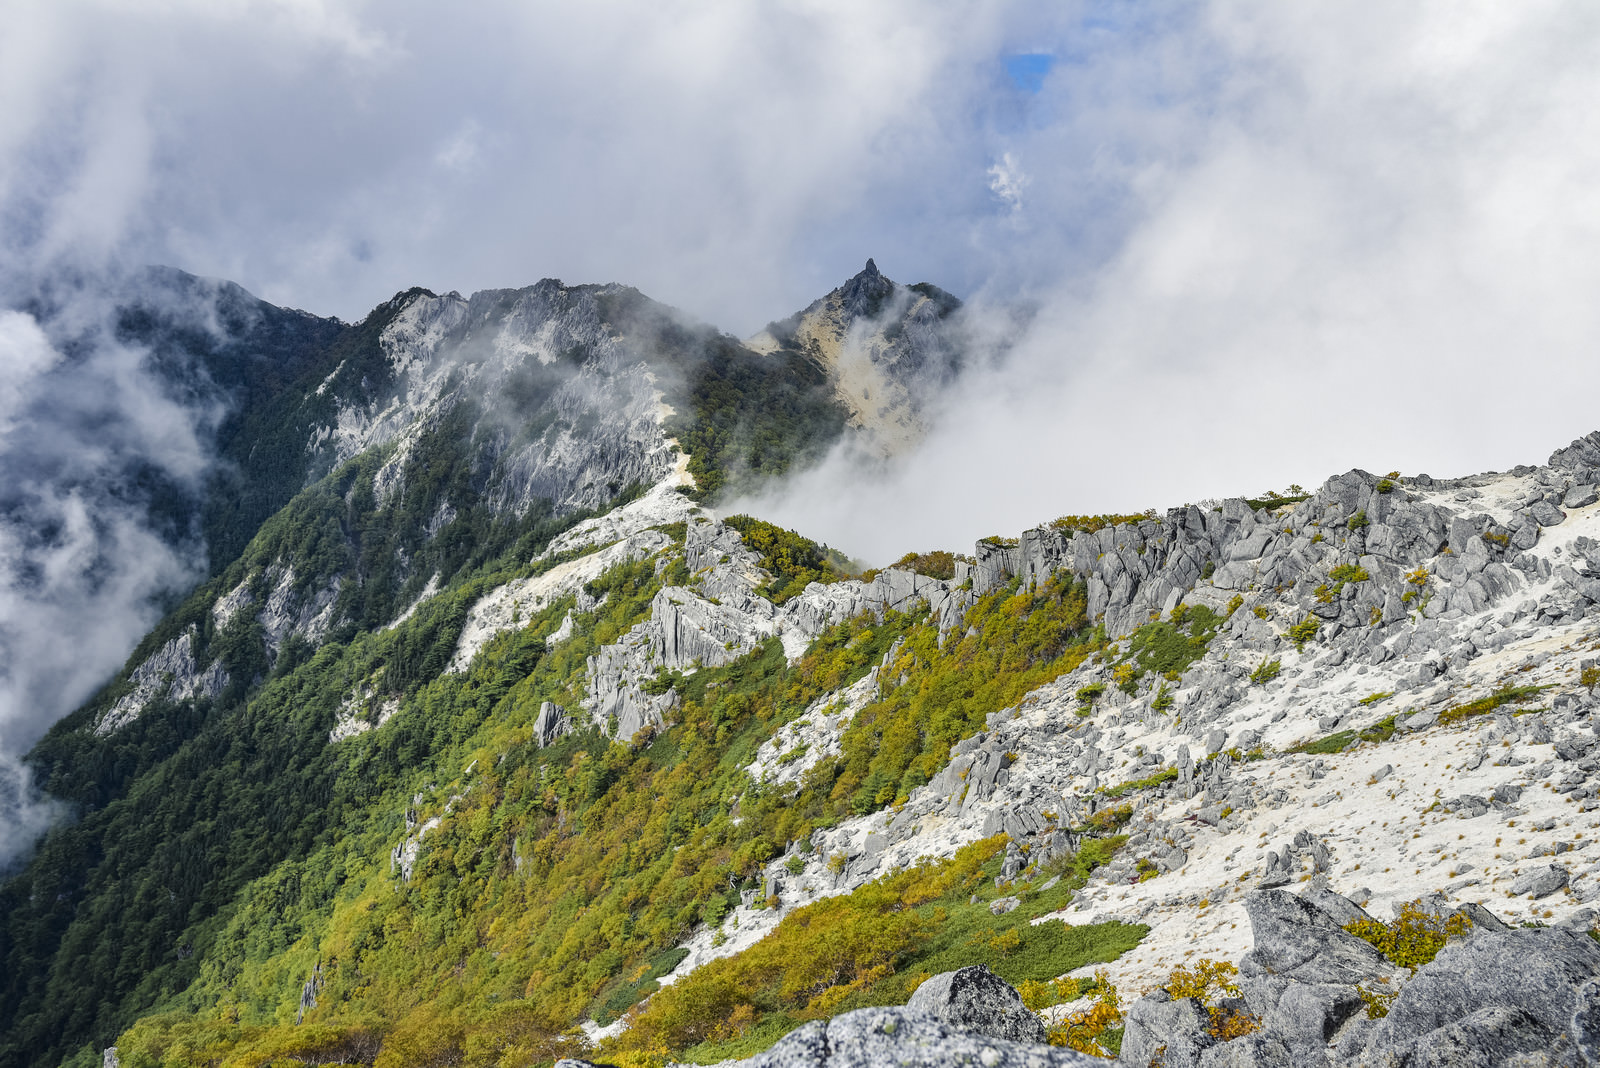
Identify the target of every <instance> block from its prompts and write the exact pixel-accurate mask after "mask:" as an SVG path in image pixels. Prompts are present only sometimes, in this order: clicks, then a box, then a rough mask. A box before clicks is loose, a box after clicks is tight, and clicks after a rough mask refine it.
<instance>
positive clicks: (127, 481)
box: [0, 286, 218, 869]
mask: <svg viewBox="0 0 1600 1068" xmlns="http://www.w3.org/2000/svg"><path fill="white" fill-rule="evenodd" d="M121 292H122V293H123V294H124V295H126V293H127V291H126V290H122V291H121ZM37 303H39V304H40V305H41V306H43V305H48V306H49V307H50V309H51V311H50V313H49V314H48V315H47V316H46V321H45V322H44V323H41V322H40V320H39V319H38V318H36V317H35V316H34V315H32V314H29V313H25V312H19V311H0V471H4V472H5V478H4V481H3V483H0V828H4V830H3V831H0V869H3V868H4V867H5V866H6V865H7V864H8V863H9V862H10V861H11V860H13V859H14V858H15V857H16V856H17V855H18V853H19V852H20V851H22V850H25V849H26V848H27V847H29V846H30V845H31V843H32V841H33V839H34V838H35V837H36V836H37V834H38V833H39V832H41V831H42V830H43V829H44V828H45V827H46V826H47V825H48V823H49V822H50V820H51V819H52V818H53V817H54V816H55V815H56V814H57V812H58V811H59V807H58V806H57V805H55V804H54V803H53V802H50V801H48V800H46V799H44V798H41V797H40V796H39V795H38V794H37V792H36V791H35V790H34V788H33V786H32V784H31V779H30V776H29V773H28V772H27V769H26V768H25V767H23V766H22V765H21V764H20V763H19V761H18V756H19V755H20V754H21V753H23V752H25V751H26V750H27V749H28V748H29V747H30V746H32V744H33V743H34V742H35V741H37V740H38V738H39V737H40V736H41V735H42V734H43V733H44V731H45V730H46V729H47V728H48V727H49V726H50V725H51V724H52V723H54V722H55V721H56V720H57V719H59V718H60V717H62V716H63V715H65V714H67V713H68V712H71V711H72V710H73V709H74V708H76V707H78V706H79V705H80V704H82V703H83V702H84V701H85V700H87V699H88V698H89V697H90V696H92V694H93V693H94V691H95V690H96V689H98V688H99V687H100V686H101V685H102V684H103V683H104V682H105V681H106V679H107V677H108V676H110V675H111V674H112V673H113V672H115V671H116V669H117V668H119V667H120V666H121V665H122V663H123V661H124V660H125V659H126V657H127V656H128V653H129V651H130V650H131V649H132V648H133V646H134V644H135V643H137V642H138V640H139V638H140V637H141V636H142V635H143V634H144V633H145V632H146V631H147V630H148V629H149V628H150V627H151V626H152V625H153V624H154V623H155V621H156V620H157V618H159V616H160V613H161V605H162V598H164V597H165V596H167V595H169V594H171V593H172V592H173V591H175V590H179V589H182V588H184V587H186V586H188V585H191V584H193V583H194V582H195V581H196V580H197V579H198V578H200V577H201V576H202V575H203V573H204V563H205V554H204V551H203V547H202V546H201V545H200V544H199V541H198V539H197V538H196V537H194V536H193V535H192V533H190V532H188V531H184V530H159V529H157V526H156V524H155V523H154V522H153V521H152V519H151V515H150V512H149V504H150V500H149V492H150V491H149V490H148V489H146V488H141V487H147V486H149V485H151V484H152V483H157V482H160V483H164V484H166V485H168V486H172V487H175V488H177V489H178V490H180V491H184V492H188V493H190V494H191V495H192V494H194V493H196V492H197V491H198V489H199V485H200V482H201V480H202V479H203V477H204V476H205V474H206V472H207V471H208V470H209V468H210V464H211V460H210V457H209V455H208V452H207V449H206V446H205V441H206V440H208V438H209V429H210V427H211V425H212V424H213V423H214V421H215V419H216V417H217V414H218V412H217V410H216V408H215V407H214V406H213V405H212V404H210V403H207V402H204V401H197V400H195V399H193V398H180V397H177V396H174V394H173V392H172V387H171V386H169V385H166V384H164V382H163V379H162V378H161V377H160V376H159V375H157V374H155V373H153V372H152V370H151V369H150V368H149V367H148V366H147V364H146V354H145V353H144V352H143V351H142V350H140V349H137V348H132V347H129V346H126V345H123V344H121V343H119V342H118V341H117V340H116V339H115V337H114V335H113V333H112V331H111V330H110V329H109V326H108V324H107V322H106V321H105V316H106V315H107V314H109V310H110V307H111V300H110V299H109V298H108V297H107V296H105V295H102V294H99V293H98V292H96V291H95V290H88V289H81V288H77V287H73V286H64V287H59V288H56V289H54V290H53V291H52V292H51V293H50V295H49V296H43V297H41V298H40V299H39V301H38V302H37Z"/></svg>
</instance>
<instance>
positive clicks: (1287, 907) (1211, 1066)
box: [1120, 889, 1600, 1068]
mask: <svg viewBox="0 0 1600 1068" xmlns="http://www.w3.org/2000/svg"><path fill="white" fill-rule="evenodd" d="M1245 908H1246V910H1247V912H1248V914H1249V917H1250V923H1251V927H1252V929H1253V932H1254V938H1255V946H1254V948H1253V949H1251V951H1250V952H1249V953H1247V954H1246V955H1245V957H1244V959H1243V960H1242V961H1241V962H1240V965H1239V971H1240V975H1241V980H1240V984H1239V985H1240V988H1241V992H1242V994H1243V997H1242V999H1241V1001H1242V1003H1240V1004H1235V1005H1230V1006H1227V1008H1229V1009H1230V1010H1232V1009H1236V1010H1239V1011H1243V1012H1247V1013H1248V1014H1250V1015H1251V1016H1252V1017H1253V1018H1254V1019H1255V1021H1257V1028H1256V1029H1255V1030H1254V1031H1252V1032H1250V1033H1248V1034H1244V1035H1242V1036H1240V1037H1237V1038H1233V1039H1232V1040H1225V1039H1224V1038H1223V1037H1219V1036H1218V1035H1217V1034H1216V1033H1215V1029H1214V1028H1213V1027H1212V1026H1211V1017H1210V1015H1209V1014H1208V1012H1207V1010H1206V1008H1205V1007H1204V1006H1203V1005H1201V1004H1200V1003H1199V1002H1198V1001H1196V1000H1195V999H1193V998H1181V999H1177V1000H1174V999H1173V998H1172V997H1171V996H1170V994H1168V993H1167V992H1165V991H1158V992H1156V993H1155V994H1153V995H1150V996H1148V997H1146V998H1143V999H1141V1000H1140V1001H1138V1002H1136V1003H1134V1004H1133V1005H1132V1006H1130V1007H1129V1009H1128V1013H1127V1019H1128V1023H1127V1031H1126V1034H1125V1035H1124V1038H1123V1044H1122V1054H1121V1057H1120V1061H1121V1063H1123V1064H1126V1065H1129V1066H1130V1068H1135V1066H1136V1068H1146V1066H1147V1065H1158V1064H1159V1065H1162V1066H1164V1068H1222V1066H1230V1065H1253V1066H1257V1068H1301V1066H1304V1068H1318V1066H1323V1065H1350V1066H1352V1068H1362V1066H1379V1065H1382V1066H1386V1068H1388V1066H1392V1068H1409V1066H1421V1065H1447V1064H1448V1065H1458V1064H1459V1065H1466V1064H1472V1065H1484V1066H1501V1065H1507V1066H1509V1065H1520V1066H1525V1068H1535V1066H1552V1068H1553V1066H1558V1065H1559V1066H1576V1068H1582V1066H1584V1065H1588V1064H1593V1063H1595V1061H1594V1059H1593V1056H1594V1052H1595V1049H1596V1047H1595V1037H1596V1036H1595V1032H1594V1030H1593V1014H1594V1011H1595V1007H1594V998H1595V993H1596V991H1595V982H1594V976H1595V975H1596V974H1597V972H1600V945H1597V944H1596V943H1595V942H1594V940H1592V939H1590V938H1588V937H1587V936H1586V935H1584V934H1583V933H1582V932H1579V931H1573V930H1569V929H1561V928H1538V929H1512V928H1508V927H1507V926H1506V925H1505V924H1503V923H1501V922H1499V921H1498V920H1497V919H1495V918H1494V917H1493V916H1492V915H1490V914H1488V913H1487V912H1485V911H1484V910H1483V909H1481V908H1477V907H1472V906H1469V907H1468V908H1466V909H1457V910H1453V911H1454V913H1455V914H1457V915H1460V916H1462V917H1463V918H1465V919H1467V920H1468V921H1470V924H1471V925H1470V926H1469V927H1467V928H1466V934H1465V935H1464V936H1460V937H1457V938H1455V939H1453V940H1452V941H1451V943H1450V944H1448V945H1446V946H1445V947H1444V948H1443V949H1442V950H1440V952H1439V954H1438V956H1437V957H1435V958H1434V959H1433V960H1432V961H1431V962H1429V963H1426V964H1423V965H1422V966H1421V967H1420V968H1418V969H1416V970H1415V972H1414V973H1412V972H1408V971H1407V969H1404V968H1397V967H1395V966H1394V965H1392V964H1390V963H1389V962H1388V961H1387V960H1385V959H1384V957H1383V956H1382V955H1381V954H1380V953H1379V952H1378V951H1377V950H1376V949H1374V948H1373V947H1372V946H1371V945H1370V944H1369V943H1367V942H1365V941H1363V940H1361V939H1359V938H1356V937H1355V936H1353V935H1351V934H1349V933H1347V932H1346V931H1345V930H1344V926H1345V925H1346V924H1348V923H1350V922H1352V921H1354V920H1366V919H1370V917H1368V915H1367V914H1366V912H1365V911H1363V910H1362V909H1361V908H1360V906H1358V905H1357V904H1356V903H1355V902H1353V901H1350V900H1348V899H1345V898H1342V897H1340V896H1339V895H1337V894H1334V893H1331V892H1329V891H1327V890H1325V889H1323V890H1319V891H1315V892H1313V893H1310V894H1307V895H1304V896H1301V897H1297V896H1295V895H1292V894H1289V893H1287V892H1285V891H1282V890H1260V891H1256V892H1255V893H1254V894H1252V895H1251V896H1250V897H1249V898H1248V899H1247V900H1246V902H1245ZM1431 908H1432V909H1433V910H1435V912H1436V913H1437V914H1439V915H1445V914H1446V913H1449V912H1451V911H1452V910H1450V909H1449V908H1448V906H1447V905H1446V904H1445V903H1444V902H1443V900H1442V899H1437V900H1435V901H1434V902H1432V903H1431ZM1375 994H1376V995H1381V999H1380V1000H1375V999H1374V995H1375ZM1385 1001H1387V1002H1389V1004H1388V1005H1387V1006H1386V1008H1380V1009H1379V1010H1378V1011H1376V1012H1369V1011H1368V1005H1369V1004H1372V1005H1378V1006H1382V1005H1383V1002H1385Z"/></svg>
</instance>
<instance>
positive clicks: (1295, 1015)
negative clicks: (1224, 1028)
mask: <svg viewBox="0 0 1600 1068" xmlns="http://www.w3.org/2000/svg"><path fill="white" fill-rule="evenodd" d="M1365 1008H1366V1003H1365V1002H1363V1001H1362V1000H1361V998H1360V996H1359V995H1357V993H1356V991H1355V988H1354V987H1352V986H1343V985H1337V984H1329V983H1294V982H1291V983H1290V984H1289V986H1288V988H1287V989H1286V990H1284V992H1283V996H1282V997H1281V998H1279V999H1278V1004H1277V1005H1276V1006H1275V1007H1274V1008H1273V1009H1272V1011H1271V1012H1270V1013H1268V1014H1267V1016H1266V1018H1265V1019H1264V1020H1263V1029H1264V1030H1265V1031H1267V1032H1268V1033H1270V1034H1271V1035H1273V1036H1274V1037H1276V1038H1278V1039H1279V1040H1280V1041H1282V1042H1283V1043H1284V1045H1285V1046H1287V1047H1288V1048H1289V1049H1290V1050H1291V1051H1292V1052H1293V1053H1294V1054H1295V1055H1296V1062H1297V1063H1300V1064H1305V1063H1308V1062H1309V1061H1312V1060H1314V1059H1316V1058H1317V1057H1319V1056H1321V1055H1322V1054H1323V1053H1324V1051H1325V1050H1326V1048H1327V1044H1328V1042H1329V1041H1331V1040H1332V1039H1333V1038H1334V1036H1335V1034H1336V1033H1337V1032H1338V1030H1339V1028H1340V1027H1341V1026H1342V1025H1343V1024H1344V1022H1345V1021H1346V1020H1348V1019H1350V1018H1351V1017H1352V1016H1354V1015H1355V1014H1356V1013H1358V1012H1361V1011H1363V1010H1364V1009H1365Z"/></svg>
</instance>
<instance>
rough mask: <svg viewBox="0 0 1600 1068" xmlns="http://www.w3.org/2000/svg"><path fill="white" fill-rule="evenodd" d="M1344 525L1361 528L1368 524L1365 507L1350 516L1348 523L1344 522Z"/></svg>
mask: <svg viewBox="0 0 1600 1068" xmlns="http://www.w3.org/2000/svg"><path fill="white" fill-rule="evenodd" d="M1345 525H1346V526H1347V527H1349V528H1350V529H1351V530H1361V529H1362V528H1364V527H1366V526H1368V525H1369V523H1368V520H1367V512H1366V509H1362V510H1361V511H1359V512H1357V513H1356V514H1355V515H1353V516H1351V517H1350V521H1349V522H1348V523H1346V524H1345Z"/></svg>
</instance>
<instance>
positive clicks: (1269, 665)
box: [1250, 658, 1283, 686]
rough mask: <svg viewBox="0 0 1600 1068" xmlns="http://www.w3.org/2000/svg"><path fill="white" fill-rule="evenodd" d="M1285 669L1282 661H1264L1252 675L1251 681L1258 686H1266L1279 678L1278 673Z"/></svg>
mask: <svg viewBox="0 0 1600 1068" xmlns="http://www.w3.org/2000/svg"><path fill="white" fill-rule="evenodd" d="M1282 669H1283V663H1282V661H1278V660H1267V659H1265V658H1263V659H1262V661H1261V663H1259V664H1257V665H1256V669H1255V670H1254V671H1252V672H1251V673H1250V681H1251V682H1253V683H1255V684H1256V685H1257V686H1265V685H1266V684H1267V683H1269V682H1271V681H1272V680H1273V679H1275V678H1277V677H1278V672H1279V671H1281V670H1282Z"/></svg>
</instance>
